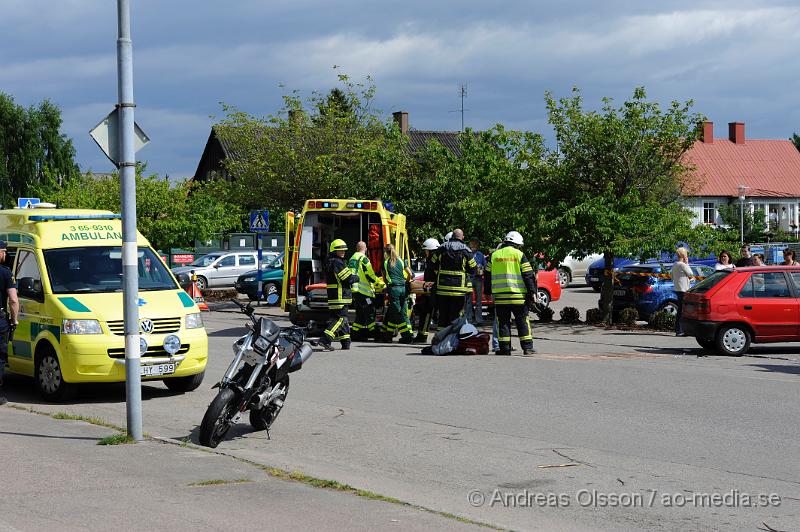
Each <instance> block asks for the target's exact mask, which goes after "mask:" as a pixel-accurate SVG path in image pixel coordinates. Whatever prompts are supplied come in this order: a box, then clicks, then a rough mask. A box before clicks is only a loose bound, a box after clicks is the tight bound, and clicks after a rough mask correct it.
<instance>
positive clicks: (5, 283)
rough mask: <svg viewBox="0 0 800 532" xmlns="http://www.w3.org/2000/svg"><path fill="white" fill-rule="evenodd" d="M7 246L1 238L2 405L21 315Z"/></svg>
mask: <svg viewBox="0 0 800 532" xmlns="http://www.w3.org/2000/svg"><path fill="white" fill-rule="evenodd" d="M6 247H7V246H6V243H5V242H4V241H2V240H0V405H4V404H6V403H7V402H8V399H6V398H5V396H4V395H3V374H4V373H5V370H6V362H7V361H8V341H9V338H10V336H11V335H12V334H13V332H14V329H16V328H17V323H18V322H17V316H18V315H19V299H17V283H16V282H15V281H14V276H13V275H12V274H11V270H9V269H8V267H6V266H5V261H6Z"/></svg>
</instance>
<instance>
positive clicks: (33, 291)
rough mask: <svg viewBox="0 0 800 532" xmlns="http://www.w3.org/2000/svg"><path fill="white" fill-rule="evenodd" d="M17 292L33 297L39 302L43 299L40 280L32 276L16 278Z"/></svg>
mask: <svg viewBox="0 0 800 532" xmlns="http://www.w3.org/2000/svg"><path fill="white" fill-rule="evenodd" d="M17 293H18V294H19V296H20V297H24V298H26V299H33V300H35V301H39V302H40V303H41V302H43V301H44V291H43V290H42V281H40V280H39V279H34V278H33V277H22V278H20V279H18V280H17Z"/></svg>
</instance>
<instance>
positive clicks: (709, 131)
mask: <svg viewBox="0 0 800 532" xmlns="http://www.w3.org/2000/svg"><path fill="white" fill-rule="evenodd" d="M702 126H703V133H702V136H701V137H700V140H701V141H703V144H714V122H709V121H708V120H706V121H705V122H703V124H702Z"/></svg>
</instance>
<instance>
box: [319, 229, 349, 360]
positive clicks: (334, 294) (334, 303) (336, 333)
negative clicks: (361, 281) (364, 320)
mask: <svg viewBox="0 0 800 532" xmlns="http://www.w3.org/2000/svg"><path fill="white" fill-rule="evenodd" d="M330 251H331V252H330V255H328V262H327V263H326V265H325V279H326V281H327V283H328V310H329V311H330V321H328V325H327V326H326V327H325V331H324V333H323V335H322V337H321V338H320V340H319V345H320V346H322V348H323V349H324V350H325V351H333V345H331V344H332V342H333V341H334V340H339V341H340V342H341V343H342V349H350V324H349V323H348V322H347V311H348V309H349V308H350V304H351V303H352V302H353V292H352V290H351V288H350V287H351V285H353V284H355V283H357V282H358V276H357V275H356V274H355V272H354V271H353V270H351V269H350V267H349V266H348V265H347V264H346V263H345V261H344V255H345V253H346V252H347V244H346V243H345V241H344V240H342V239H340V238H337V239H336V240H334V241H333V242H331V246H330Z"/></svg>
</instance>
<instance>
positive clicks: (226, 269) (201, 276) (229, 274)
mask: <svg viewBox="0 0 800 532" xmlns="http://www.w3.org/2000/svg"><path fill="white" fill-rule="evenodd" d="M267 255H268V254H267V252H264V255H263V258H262V262H264V261H266V260H267ZM257 256H258V255H257V254H256V252H255V251H216V252H214V253H209V254H208V255H203V256H202V257H199V258H197V259H196V260H195V261H194V262H193V263H191V264H190V265H188V266H178V267H176V268H172V272H173V273H174V274H175V275H176V276H177V275H178V274H180V273H186V274H189V273H190V272H191V271H192V270H194V273H195V274H196V275H197V287H198V288H199V289H200V290H205V289H206V288H233V285H234V284H235V283H236V279H237V278H238V277H239V276H240V275H241V274H243V273H245V272H249V271H250V270H255V269H256V257H257Z"/></svg>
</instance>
